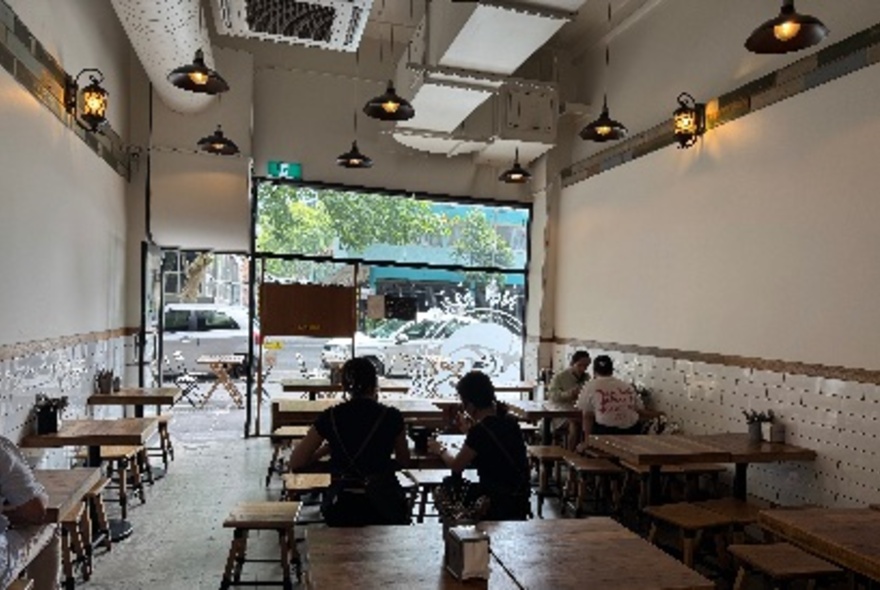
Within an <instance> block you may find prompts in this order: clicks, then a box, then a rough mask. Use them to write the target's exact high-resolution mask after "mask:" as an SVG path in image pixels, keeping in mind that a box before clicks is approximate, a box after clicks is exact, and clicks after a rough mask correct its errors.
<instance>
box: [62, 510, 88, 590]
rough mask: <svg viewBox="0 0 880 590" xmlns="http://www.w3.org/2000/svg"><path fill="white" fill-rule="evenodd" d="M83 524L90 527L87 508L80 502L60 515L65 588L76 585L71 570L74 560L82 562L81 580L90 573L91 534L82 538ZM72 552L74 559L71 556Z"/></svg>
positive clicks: (84, 579) (71, 588)
mask: <svg viewBox="0 0 880 590" xmlns="http://www.w3.org/2000/svg"><path fill="white" fill-rule="evenodd" d="M84 521H85V522H84ZM84 526H88V527H89V528H91V526H92V525H91V521H90V520H89V518H88V510H86V509H85V504H83V503H82V502H80V503H79V504H77V505H76V506H74V507H73V508H71V509H70V511H69V512H67V514H64V515H63V516H62V517H61V571H62V574H63V576H64V588H65V589H66V590H73V588H74V586H75V585H76V578H75V577H74V571H73V570H74V563H75V562H79V563H81V564H82V574H83V581H87V580H88V579H89V578H90V577H91V574H92V564H91V561H92V558H91V548H90V546H91V535H89V538H88V540H87V541H86V540H84V539H83V534H82V533H83V529H84ZM87 546H88V547H89V550H88V551H87V550H86V547H87ZM74 554H76V559H74V557H73V556H74Z"/></svg>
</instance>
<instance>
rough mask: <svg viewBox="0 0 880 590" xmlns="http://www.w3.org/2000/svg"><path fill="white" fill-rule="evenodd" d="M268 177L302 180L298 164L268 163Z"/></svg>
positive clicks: (300, 166)
mask: <svg viewBox="0 0 880 590" xmlns="http://www.w3.org/2000/svg"><path fill="white" fill-rule="evenodd" d="M268 168H269V176H270V177H271V178H289V179H291V180H302V177H303V169H302V164H300V163H299V162H276V161H270V162H269V166H268Z"/></svg>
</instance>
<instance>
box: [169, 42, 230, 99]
mask: <svg viewBox="0 0 880 590" xmlns="http://www.w3.org/2000/svg"><path fill="white" fill-rule="evenodd" d="M168 81H169V82H171V83H172V84H174V85H175V86H177V87H178V88H182V89H183V90H189V91H190V92H198V93H200V94H220V93H221V92H226V91H227V90H229V84H227V83H226V80H224V79H223V77H222V76H221V75H220V74H218V73H217V72H215V71H214V70H212V69H211V68H209V67H208V66H207V65H205V54H204V53H203V52H202V50H201V49H199V50H198V51H196V56H195V58H194V59H193V62H192V63H191V64H187V65H185V66H181V67H179V68H176V69H174V70H172V71H171V73H170V74H168Z"/></svg>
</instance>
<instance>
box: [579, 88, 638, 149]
mask: <svg viewBox="0 0 880 590" xmlns="http://www.w3.org/2000/svg"><path fill="white" fill-rule="evenodd" d="M626 133H627V131H626V127H624V126H623V123H620V122H619V121H615V120H614V119H612V118H611V117H610V116H609V114H608V97H607V96H606V97H605V99H604V102H603V103H602V114H601V115H599V118H598V119H596V120H595V121H593V122H592V123H588V124H587V126H586V127H584V128H583V129H581V132H580V136H581V139H585V140H587V141H598V142H603V141H613V140H616V139H623V138H624V137H626Z"/></svg>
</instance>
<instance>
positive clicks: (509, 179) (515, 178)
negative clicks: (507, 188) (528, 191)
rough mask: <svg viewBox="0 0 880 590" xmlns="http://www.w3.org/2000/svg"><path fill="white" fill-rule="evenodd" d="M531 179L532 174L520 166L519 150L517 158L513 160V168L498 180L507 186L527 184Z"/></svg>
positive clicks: (502, 174)
mask: <svg viewBox="0 0 880 590" xmlns="http://www.w3.org/2000/svg"><path fill="white" fill-rule="evenodd" d="M531 177H532V175H531V173H530V172H529V171H528V170H526V169H525V168H523V167H522V166H521V165H520V163H519V149H517V150H516V156H515V157H514V159H513V166H511V167H510V168H508V169H507V170H505V171H504V172H502V173H501V176H499V177H498V180H500V181H501V182H506V183H507V184H525V183H527V182H528V181H529V179H530V178H531Z"/></svg>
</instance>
